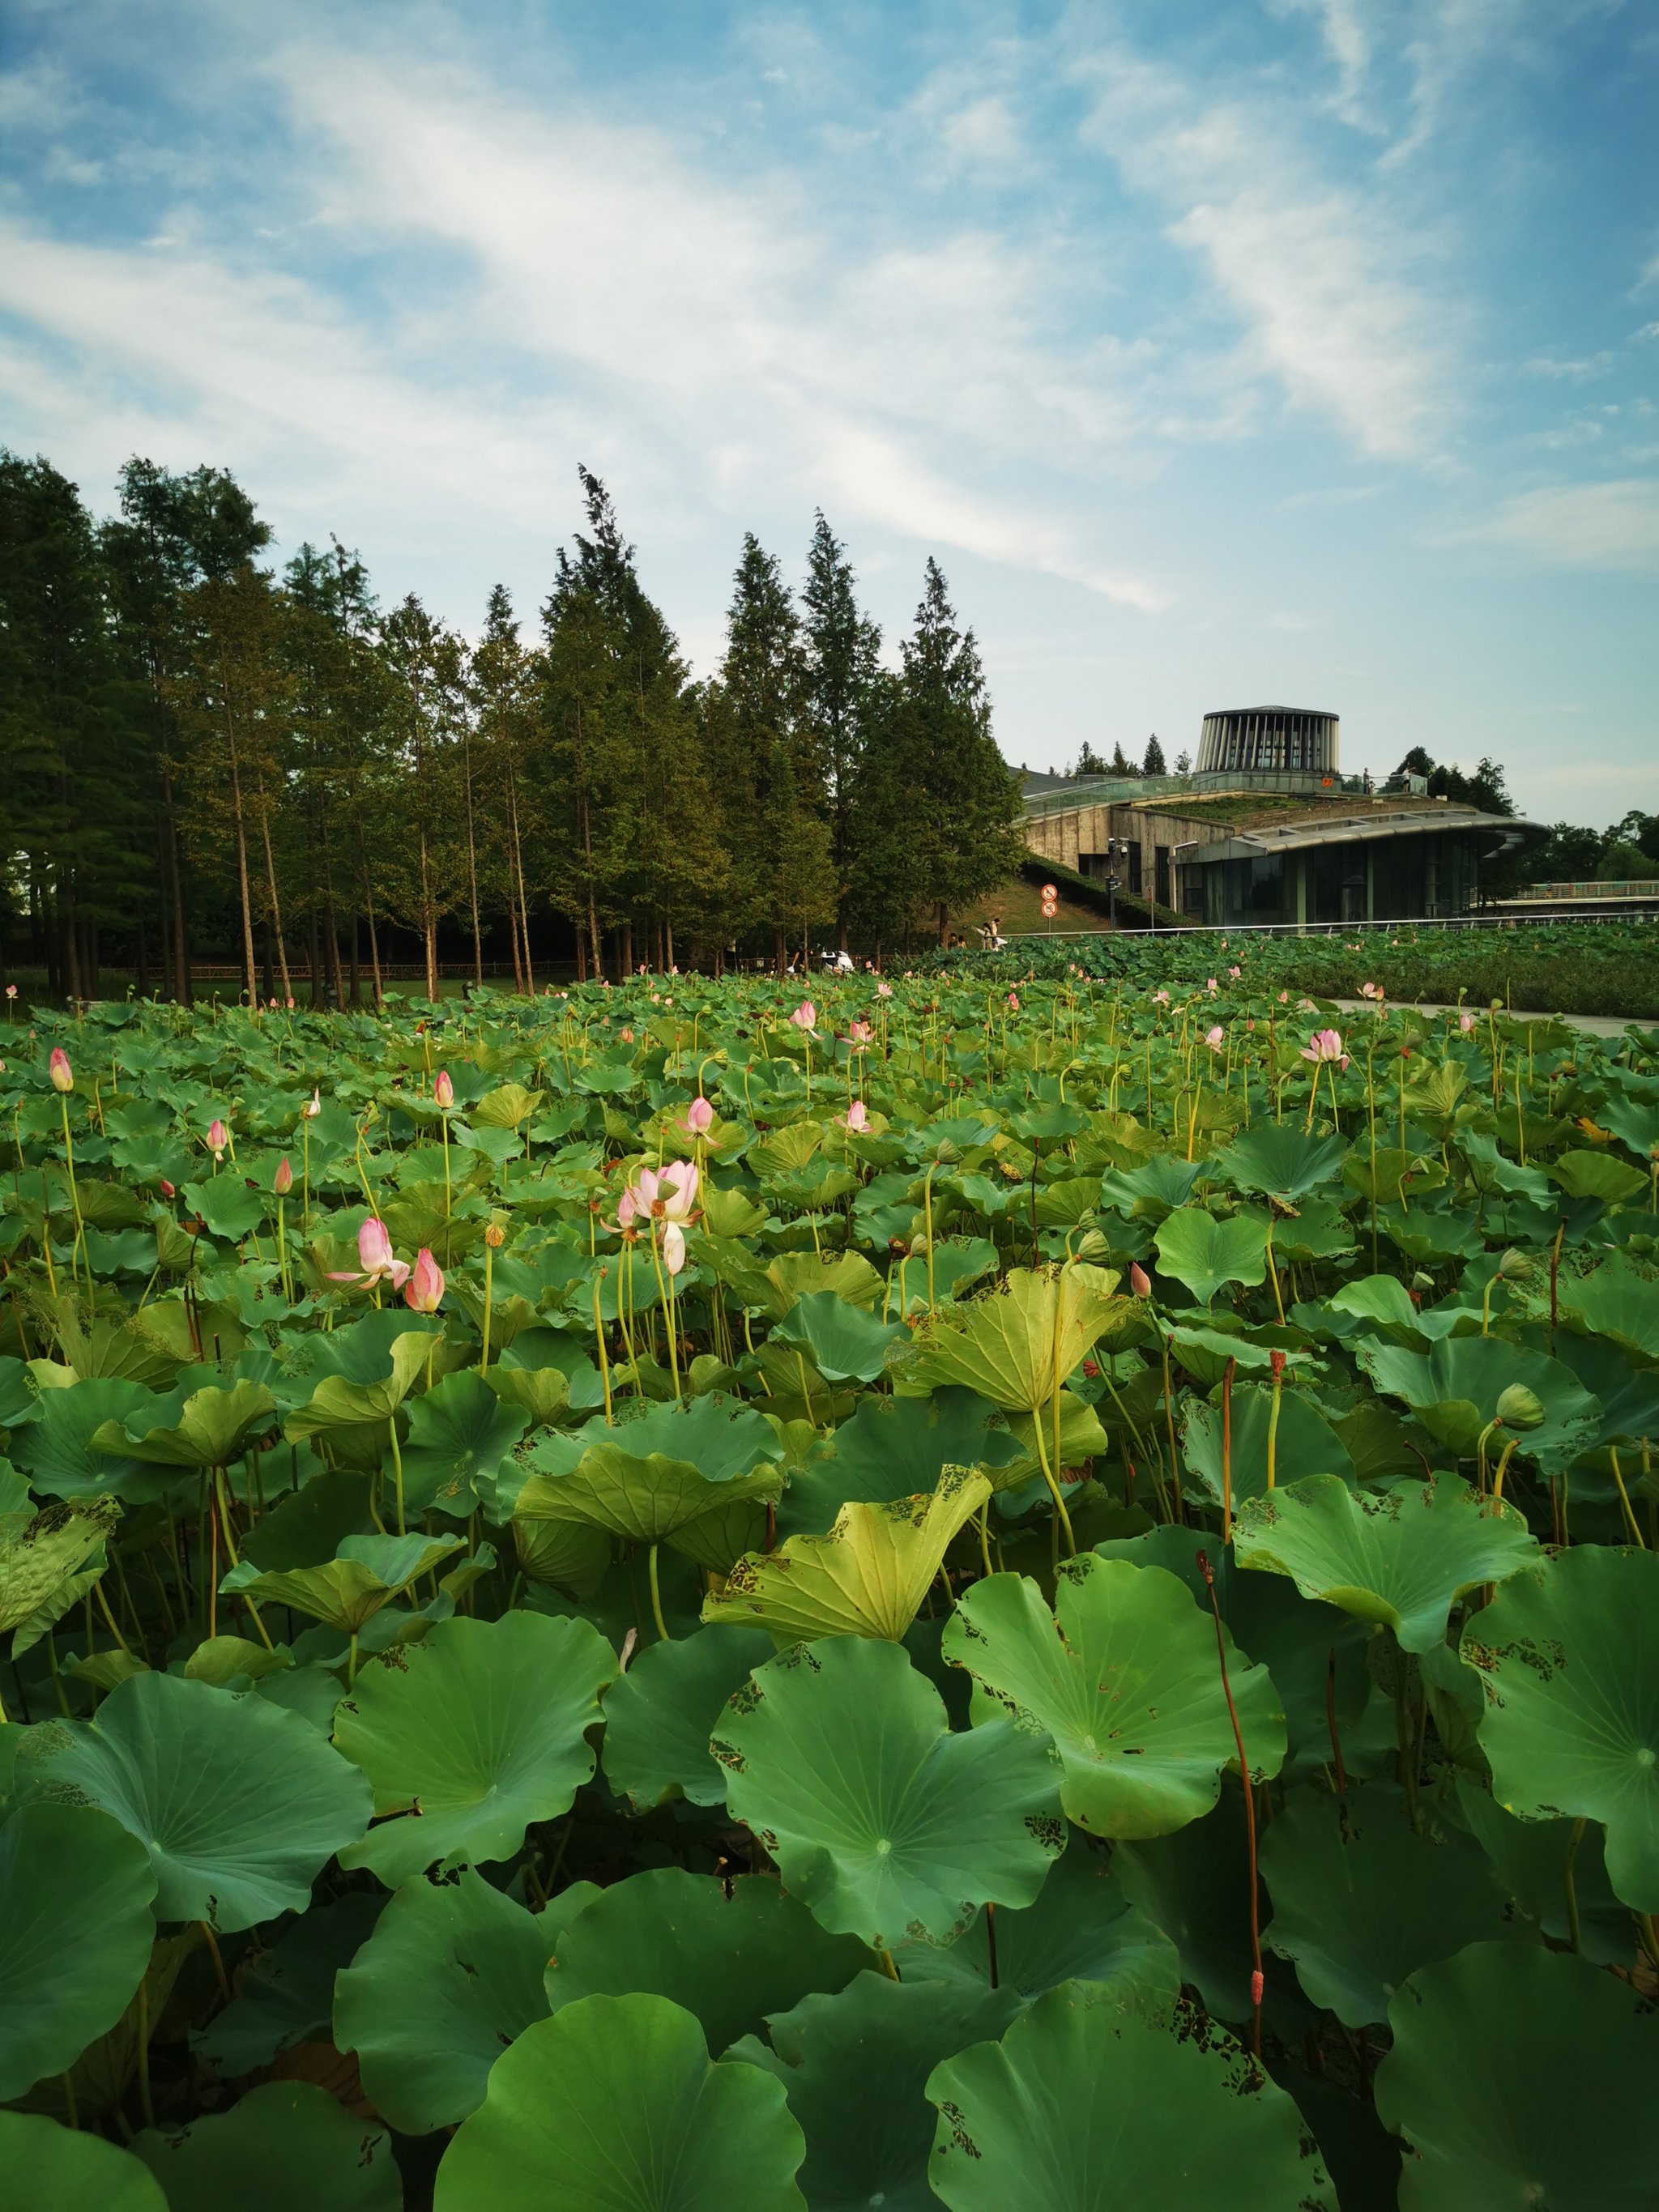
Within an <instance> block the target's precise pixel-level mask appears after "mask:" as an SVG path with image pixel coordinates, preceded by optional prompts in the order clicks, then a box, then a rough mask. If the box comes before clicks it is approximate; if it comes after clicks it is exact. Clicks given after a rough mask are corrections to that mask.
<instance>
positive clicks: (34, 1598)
mask: <svg viewBox="0 0 1659 2212" xmlns="http://www.w3.org/2000/svg"><path fill="white" fill-rule="evenodd" d="M120 1517H121V1516H120V1509H119V1508H118V1506H117V1505H115V1504H113V1503H112V1500H110V1499H109V1498H94V1499H91V1500H88V1502H86V1503H85V1504H71V1505H52V1506H48V1507H47V1508H46V1510H45V1511H44V1512H41V1513H32V1514H31V1513H10V1514H7V1515H5V1516H3V1517H0V1635H4V1634H5V1633H6V1632H7V1631H8V1630H9V1631H10V1632H11V1656H12V1657H13V1659H14V1660H16V1659H21V1657H22V1656H23V1654H24V1653H25V1652H26V1651H27V1650H30V1649H31V1648H32V1647H33V1645H34V1644H37V1643H38V1642H39V1641H40V1638H41V1637H43V1636H44V1635H45V1634H46V1631H47V1630H48V1629H49V1628H51V1627H52V1625H53V1623H54V1622H56V1621H58V1620H61V1619H62V1618H63V1616H64V1613H66V1612H67V1611H68V1610H69V1608H70V1606H72V1605H73V1604H74V1603H75V1601H76V1599H77V1598H79V1597H81V1596H83V1595H85V1593H86V1592H87V1591H88V1589H91V1587H92V1585H93V1583H95V1582H96V1581H97V1580H98V1578H99V1577H100V1575H101V1574H102V1573H103V1571H104V1544H105V1540H106V1538H107V1536H108V1535H109V1533H110V1530H111V1529H112V1528H113V1527H114V1525H115V1523H116V1522H118V1520H119V1519H120Z"/></svg>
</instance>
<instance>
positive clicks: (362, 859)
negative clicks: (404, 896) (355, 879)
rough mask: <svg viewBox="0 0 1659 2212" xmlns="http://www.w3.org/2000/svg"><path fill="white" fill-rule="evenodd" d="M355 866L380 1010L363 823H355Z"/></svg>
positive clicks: (371, 887) (376, 1004) (371, 890)
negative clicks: (358, 877)
mask: <svg viewBox="0 0 1659 2212" xmlns="http://www.w3.org/2000/svg"><path fill="white" fill-rule="evenodd" d="M357 867H358V872H359V873H360V874H361V876H362V884H363V914H364V917H365V919H366V920H367V921H368V960H369V973H370V975H371V976H372V978H373V980H374V1011H375V1012H376V1013H377V1014H378V1013H379V1012H380V1009H381V1005H382V1000H381V994H380V939H379V938H378V937H377V936H376V934H375V931H374V884H372V883H371V882H370V881H369V876H368V852H367V850H366V849H365V848H364V845H363V825H362V823H361V822H360V823H358V824H357Z"/></svg>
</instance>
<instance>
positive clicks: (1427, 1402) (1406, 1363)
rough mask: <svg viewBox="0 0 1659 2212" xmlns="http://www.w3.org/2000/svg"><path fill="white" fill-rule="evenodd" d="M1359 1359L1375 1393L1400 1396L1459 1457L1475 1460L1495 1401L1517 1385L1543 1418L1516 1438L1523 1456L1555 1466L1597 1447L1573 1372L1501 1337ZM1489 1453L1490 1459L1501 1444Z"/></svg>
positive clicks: (1594, 1422) (1365, 1352)
mask: <svg viewBox="0 0 1659 2212" xmlns="http://www.w3.org/2000/svg"><path fill="white" fill-rule="evenodd" d="M1358 1358H1359V1364H1360V1365H1361V1366H1362V1367H1363V1368H1364V1370H1365V1371H1366V1373H1367V1374H1368V1375H1370V1377H1371V1379H1372V1381H1373V1382H1374V1383H1376V1387H1377V1389H1379V1390H1383V1391H1386V1392H1387V1393H1388V1394H1389V1395H1390V1396H1391V1397H1397V1398H1403V1399H1404V1400H1405V1401H1406V1403H1407V1405H1408V1406H1409V1407H1411V1409H1412V1411H1413V1413H1415V1414H1416V1416H1417V1418H1418V1419H1419V1421H1421V1422H1422V1424H1423V1425H1424V1427H1425V1429H1427V1430H1428V1431H1429V1432H1430V1434H1431V1436H1434V1437H1437V1438H1438V1439H1439V1441H1440V1442H1441V1443H1443V1444H1445V1445H1446V1446H1448V1447H1449V1449H1451V1450H1452V1451H1454V1452H1455V1453H1456V1454H1457V1455H1458V1456H1459V1458H1461V1459H1472V1458H1473V1457H1474V1454H1475V1450H1476V1448H1477V1446H1478V1445H1479V1443H1480V1435H1481V1431H1483V1430H1484V1429H1485V1428H1486V1425H1487V1424H1488V1423H1489V1422H1490V1421H1492V1419H1493V1418H1494V1417H1495V1416H1496V1414H1497V1413H1498V1400H1499V1399H1500V1398H1501V1397H1502V1396H1503V1395H1504V1391H1505V1390H1508V1389H1512V1388H1513V1387H1514V1386H1515V1385H1516V1383H1520V1384H1522V1385H1523V1386H1524V1387H1525V1388H1526V1389H1529V1390H1531V1391H1532V1392H1533V1393H1534V1395H1536V1397H1537V1398H1538V1400H1539V1401H1540V1402H1541V1405H1542V1406H1543V1407H1544V1410H1545V1414H1546V1419H1545V1420H1544V1422H1543V1423H1542V1425H1541V1426H1539V1427H1537V1428H1534V1429H1530V1430H1528V1431H1526V1432H1525V1433H1524V1434H1523V1435H1522V1437H1521V1439H1520V1449H1521V1452H1522V1455H1523V1456H1524V1457H1526V1458H1528V1459H1535V1460H1537V1461H1538V1462H1540V1464H1541V1465H1542V1466H1545V1467H1561V1466H1564V1465H1566V1464H1570V1463H1571V1461H1572V1460H1573V1459H1575V1458H1576V1457H1577V1455H1578V1454H1579V1453H1580V1452H1581V1451H1583V1450H1585V1449H1588V1448H1589V1445H1590V1444H1592V1443H1594V1442H1595V1436H1596V1431H1597V1430H1598V1428H1599V1426H1600V1420H1599V1410H1600V1409H1599V1408H1598V1407H1597V1405H1596V1402H1595V1399H1594V1398H1592V1397H1591V1396H1590V1395H1589V1391H1588V1390H1586V1389H1584V1388H1583V1384H1582V1383H1580V1382H1579V1380H1578V1378H1577V1376H1576V1375H1575V1374H1574V1373H1573V1371H1572V1370H1571V1368H1570V1367H1567V1366H1565V1365H1564V1364H1562V1363H1561V1361H1559V1359H1549V1358H1545V1356H1544V1355H1543V1354H1542V1353H1541V1352H1528V1351H1526V1350H1525V1349H1524V1348H1523V1347H1522V1346H1519V1345H1515V1344H1508V1343H1505V1342H1504V1340H1503V1339H1502V1338H1500V1337H1495V1336H1453V1337H1443V1338H1442V1339H1441V1340H1440V1341H1439V1343H1437V1344H1436V1345H1434V1346H1431V1349H1430V1351H1429V1352H1428V1354H1427V1356H1426V1357H1424V1356H1420V1355H1419V1354H1418V1353H1416V1352H1407V1351H1405V1350H1404V1349H1402V1348H1401V1346H1398V1345H1393V1344H1383V1343H1370V1344H1362V1345H1361V1346H1359V1348H1358ZM1489 1449H1494V1456H1495V1455H1496V1449H1501V1443H1500V1444H1499V1445H1498V1447H1496V1448H1492V1447H1489Z"/></svg>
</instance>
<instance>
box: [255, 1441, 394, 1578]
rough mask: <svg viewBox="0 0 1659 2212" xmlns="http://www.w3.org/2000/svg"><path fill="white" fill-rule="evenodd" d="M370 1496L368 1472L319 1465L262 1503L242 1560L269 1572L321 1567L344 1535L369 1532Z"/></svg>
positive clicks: (371, 1525) (371, 1531)
mask: <svg viewBox="0 0 1659 2212" xmlns="http://www.w3.org/2000/svg"><path fill="white" fill-rule="evenodd" d="M280 1464H281V1462H280V1461H279V1462H278V1465H280ZM373 1498H374V1481H373V1478H372V1477H371V1476H370V1475H368V1474H365V1473H362V1472H360V1471H359V1470H357V1469H356V1468H333V1467H331V1468H321V1469H320V1470H319V1471H318V1472H316V1473H314V1474H310V1475H309V1476H308V1477H307V1479H306V1480H303V1481H302V1482H301V1486H300V1487H299V1488H298V1489H297V1490H290V1491H289V1492H287V1493H286V1494H285V1495H284V1496H283V1497H281V1498H278V1499H277V1500H276V1503H275V1504H270V1505H268V1506H267V1509H266V1510H265V1511H264V1512H263V1513H262V1514H261V1515H260V1516H259V1518H258V1520H257V1521H256V1522H254V1524H253V1526H252V1528H250V1529H249V1530H248V1532H247V1536H246V1541H244V1542H243V1545H242V1559H243V1560H244V1562H245V1563H247V1562H251V1563H252V1565H254V1566H256V1567H262V1568H265V1569H267V1570H269V1571H271V1572H273V1573H274V1572H276V1571H278V1570H280V1569H283V1568H288V1567H320V1566H325V1565H327V1563H328V1562H329V1560H331V1559H333V1558H334V1556H335V1555H336V1553H337V1552H338V1550H339V1548H340V1546H341V1543H342V1542H343V1540H344V1539H345V1538H346V1537H347V1536H368V1535H371V1534H374V1515H373V1513H372V1512H371V1511H370V1506H371V1504H372V1502H373Z"/></svg>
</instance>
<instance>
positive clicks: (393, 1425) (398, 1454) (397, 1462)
mask: <svg viewBox="0 0 1659 2212" xmlns="http://www.w3.org/2000/svg"><path fill="white" fill-rule="evenodd" d="M386 1427H387V1428H388V1429H389V1430H390V1431H391V1432H392V1479H393V1480H394V1481H395V1482H396V1484H397V1486H398V1534H399V1535H400V1536H406V1535H407V1534H409V1531H408V1529H407V1528H405V1527H404V1455H403V1449H402V1447H401V1446H400V1445H399V1443H398V1415H397V1412H396V1409H395V1408H394V1410H393V1412H392V1417H391V1419H389V1420H388V1421H387V1423H386Z"/></svg>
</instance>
